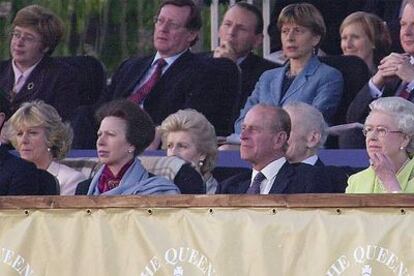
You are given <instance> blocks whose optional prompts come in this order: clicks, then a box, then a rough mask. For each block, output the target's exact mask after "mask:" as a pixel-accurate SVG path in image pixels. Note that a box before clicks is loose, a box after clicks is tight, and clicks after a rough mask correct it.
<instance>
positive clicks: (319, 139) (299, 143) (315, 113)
mask: <svg viewBox="0 0 414 276" xmlns="http://www.w3.org/2000/svg"><path fill="white" fill-rule="evenodd" d="M283 109H284V110H286V112H287V113H288V114H289V117H290V120H291V123H292V130H291V132H290V137H289V140H288V144H289V147H288V150H287V152H286V158H287V159H288V161H289V162H290V163H300V162H301V163H306V164H309V165H312V166H319V167H320V166H323V162H322V161H321V160H320V159H319V157H318V149H319V148H320V147H322V146H323V144H324V143H325V141H326V138H327V136H328V133H327V127H328V126H327V124H326V123H325V120H324V118H323V115H322V113H321V112H320V111H319V110H317V109H316V108H315V107H313V106H311V105H309V104H307V103H302V102H294V103H289V104H287V105H285V106H284V107H283Z"/></svg>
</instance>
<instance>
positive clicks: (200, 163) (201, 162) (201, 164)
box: [198, 160, 204, 168]
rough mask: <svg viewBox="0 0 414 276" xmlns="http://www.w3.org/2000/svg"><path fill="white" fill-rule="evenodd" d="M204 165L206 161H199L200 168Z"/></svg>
mask: <svg viewBox="0 0 414 276" xmlns="http://www.w3.org/2000/svg"><path fill="white" fill-rule="evenodd" d="M203 165H204V160H199V161H198V166H199V167H200V168H201V167H202V166H203Z"/></svg>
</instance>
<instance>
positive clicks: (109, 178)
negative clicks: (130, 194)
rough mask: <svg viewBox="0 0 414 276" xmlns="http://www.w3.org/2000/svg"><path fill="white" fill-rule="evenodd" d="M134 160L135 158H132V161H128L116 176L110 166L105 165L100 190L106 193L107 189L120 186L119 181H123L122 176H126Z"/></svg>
mask: <svg viewBox="0 0 414 276" xmlns="http://www.w3.org/2000/svg"><path fill="white" fill-rule="evenodd" d="M133 162H134V159H131V161H129V162H128V163H126V164H125V165H124V166H123V167H122V168H121V170H120V171H119V173H118V174H117V175H116V176H114V174H113V173H112V172H111V170H110V169H109V167H108V166H107V165H105V167H104V169H103V171H102V174H101V176H100V177H99V180H98V189H99V192H101V193H104V192H106V191H109V190H112V189H113V188H115V187H118V185H119V182H121V179H122V177H123V176H124V174H125V172H126V171H127V170H128V169H129V167H130V166H131V165H132V163H133Z"/></svg>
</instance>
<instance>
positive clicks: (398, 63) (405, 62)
mask: <svg viewBox="0 0 414 276" xmlns="http://www.w3.org/2000/svg"><path fill="white" fill-rule="evenodd" d="M392 78H399V79H401V80H402V81H405V82H411V81H413V80H414V65H412V64H411V63H410V57H409V55H407V54H398V53H391V54H390V55H388V56H386V57H385V58H383V59H382V60H381V62H380V65H379V66H378V72H377V73H376V74H375V75H374V76H373V78H372V82H373V83H374V84H375V86H377V87H378V88H379V89H381V88H382V87H383V86H384V84H385V82H387V80H389V79H392Z"/></svg>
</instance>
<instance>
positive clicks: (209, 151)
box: [160, 109, 218, 174]
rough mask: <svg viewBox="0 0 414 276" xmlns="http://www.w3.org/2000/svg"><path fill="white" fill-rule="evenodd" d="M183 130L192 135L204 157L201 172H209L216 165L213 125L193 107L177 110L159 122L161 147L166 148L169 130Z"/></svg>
mask: <svg viewBox="0 0 414 276" xmlns="http://www.w3.org/2000/svg"><path fill="white" fill-rule="evenodd" d="M176 131H185V132H188V133H190V134H192V135H194V138H195V139H194V142H195V143H196V148H197V150H198V152H199V153H201V154H205V155H206V159H205V160H204V163H203V165H202V166H201V168H200V170H201V173H202V174H205V173H207V172H211V171H212V170H213V169H214V167H215V165H216V158H217V151H218V150H217V137H216V131H215V130H214V127H213V125H212V124H211V123H210V122H209V121H208V120H207V118H206V117H205V116H204V115H203V114H201V113H200V112H198V111H196V110H194V109H184V110H178V111H177V112H176V113H173V114H171V115H169V116H168V117H167V118H165V120H164V121H163V122H162V123H161V126H160V132H161V140H162V147H163V148H164V149H166V147H167V145H166V143H167V137H168V134H169V133H171V132H176Z"/></svg>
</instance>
